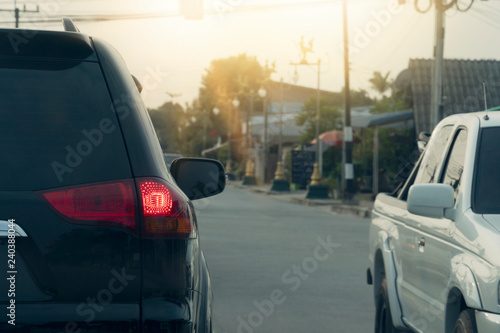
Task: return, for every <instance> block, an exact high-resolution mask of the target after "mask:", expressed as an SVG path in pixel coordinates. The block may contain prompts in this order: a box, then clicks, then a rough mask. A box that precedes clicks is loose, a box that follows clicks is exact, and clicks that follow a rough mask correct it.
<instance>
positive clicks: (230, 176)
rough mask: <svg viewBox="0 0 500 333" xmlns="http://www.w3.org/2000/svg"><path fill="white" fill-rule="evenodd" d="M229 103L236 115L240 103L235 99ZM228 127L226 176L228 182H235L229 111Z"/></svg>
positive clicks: (229, 115)
mask: <svg viewBox="0 0 500 333" xmlns="http://www.w3.org/2000/svg"><path fill="white" fill-rule="evenodd" d="M231 103H232V104H233V107H234V109H235V111H234V112H235V113H236V109H237V108H238V106H240V101H239V100H238V99H237V98H236V97H235V98H234V99H233V100H232V101H231ZM227 118H228V127H227V162H226V174H227V178H228V180H235V177H234V174H233V170H232V165H231V135H232V125H233V121H232V118H231V111H230V110H229V109H228V116H227Z"/></svg>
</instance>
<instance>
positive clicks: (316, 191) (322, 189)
mask: <svg viewBox="0 0 500 333" xmlns="http://www.w3.org/2000/svg"><path fill="white" fill-rule="evenodd" d="M308 52H309V51H308ZM306 55H307V52H305V53H304V57H303V59H302V60H301V61H300V62H299V63H290V64H291V65H294V66H297V65H317V66H318V89H317V91H316V119H315V120H316V159H315V160H316V161H315V162H314V167H313V173H312V175H311V183H310V184H309V188H308V191H307V194H306V198H307V199H328V186H326V185H320V180H321V173H320V171H319V154H320V150H319V120H320V110H319V109H320V73H321V59H318V62H317V63H309V62H307V60H306V59H305V56H306Z"/></svg>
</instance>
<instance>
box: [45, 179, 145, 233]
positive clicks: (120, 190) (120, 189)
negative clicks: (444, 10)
mask: <svg viewBox="0 0 500 333" xmlns="http://www.w3.org/2000/svg"><path fill="white" fill-rule="evenodd" d="M41 195H42V196H43V198H45V200H47V201H48V202H49V203H50V205H51V206H52V207H53V209H55V210H56V211H57V212H58V213H59V214H61V215H63V217H65V218H69V219H70V220H68V219H66V220H67V221H68V222H71V223H76V224H91V225H92V224H97V225H103V224H106V223H105V222H111V224H114V223H118V224H120V225H122V226H125V227H129V228H135V220H136V218H135V200H134V197H135V196H134V184H133V182H132V181H131V180H125V181H119V182H112V183H97V184H90V185H85V186H71V187H66V188H62V189H56V190H48V191H42V192H41ZM93 221H99V223H96V222H94V223H93ZM103 222H104V223H103Z"/></svg>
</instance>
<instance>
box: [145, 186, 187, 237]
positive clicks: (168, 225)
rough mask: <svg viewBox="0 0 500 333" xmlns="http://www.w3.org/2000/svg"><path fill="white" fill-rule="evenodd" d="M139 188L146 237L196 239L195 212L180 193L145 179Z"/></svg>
mask: <svg viewBox="0 0 500 333" xmlns="http://www.w3.org/2000/svg"><path fill="white" fill-rule="evenodd" d="M137 187H138V189H139V192H140V195H141V200H140V201H141V204H142V207H141V209H142V214H143V218H144V226H143V232H144V236H145V237H154V238H157V237H160V238H193V237H195V230H194V227H193V216H192V214H191V209H190V207H189V205H188V203H187V199H186V198H185V197H184V196H183V195H181V194H180V192H178V191H179V190H177V189H175V188H173V187H172V186H169V185H168V184H167V183H166V182H164V181H162V180H160V179H156V178H141V179H139V180H137Z"/></svg>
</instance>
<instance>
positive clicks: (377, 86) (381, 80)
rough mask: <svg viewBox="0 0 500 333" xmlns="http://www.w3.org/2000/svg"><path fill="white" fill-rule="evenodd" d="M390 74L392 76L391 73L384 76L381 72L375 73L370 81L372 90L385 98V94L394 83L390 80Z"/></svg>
mask: <svg viewBox="0 0 500 333" xmlns="http://www.w3.org/2000/svg"><path fill="white" fill-rule="evenodd" d="M389 74H391V72H387V74H385V75H382V73H381V72H379V71H375V72H373V77H372V78H371V79H369V81H370V83H371V84H372V89H373V90H375V91H376V92H378V93H379V94H380V95H381V96H383V95H384V93H385V92H386V91H387V90H389V89H390V88H391V86H392V81H391V80H389Z"/></svg>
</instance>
